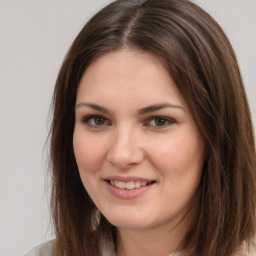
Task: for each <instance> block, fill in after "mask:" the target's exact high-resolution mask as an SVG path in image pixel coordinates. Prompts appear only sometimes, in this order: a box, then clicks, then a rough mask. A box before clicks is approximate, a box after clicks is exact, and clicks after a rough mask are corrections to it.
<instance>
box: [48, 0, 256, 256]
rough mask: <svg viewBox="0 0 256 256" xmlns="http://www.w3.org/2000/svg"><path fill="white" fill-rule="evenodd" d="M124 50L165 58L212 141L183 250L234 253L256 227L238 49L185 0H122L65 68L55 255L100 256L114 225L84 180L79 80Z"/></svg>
mask: <svg viewBox="0 0 256 256" xmlns="http://www.w3.org/2000/svg"><path fill="white" fill-rule="evenodd" d="M121 48H133V49H134V48H135V49H140V50H145V51H149V52H151V53H154V54H156V55H157V56H159V57H160V58H161V59H163V60H164V62H165V64H166V67H167V68H168V70H169V72H170V75H171V76H172V78H173V79H174V81H175V82H176V85H177V86H178V88H179V90H180V92H181V93H182V95H183V97H184V99H185V100H186V102H187V104H188V106H189V108H190V111H191V113H192V115H193V116H194V119H195V121H196V123H197V126H198V128H199V130H200V132H201V134H202V136H203V137H204V140H205V142H206V145H207V156H206V159H205V165H204V169H203V174H202V179H201V183H200V186H199V188H198V191H199V193H198V198H197V202H198V213H197V216H196V218H195V220H194V223H193V225H192V227H191V228H190V230H189V231H188V233H187V235H186V236H185V237H184V239H183V241H182V243H181V244H180V250H181V251H183V252H184V255H188V256H192V255H193V256H195V255H198V256H199V255H200V256H202V255H205V256H206V255H207V256H216V255H219V256H227V255H232V254H233V253H235V252H236V251H237V250H238V248H239V247H240V246H241V244H242V243H243V242H248V243H249V242H250V240H251V239H252V237H253V235H254V233H255V227H256V224H255V203H256V186H255V184H256V157H255V155H256V154H255V141H254V136H253V128H252V121H251V116H250V111H249V107H248V102H247V98H246V94H245V90H244V87H243V83H242V79H241V75H240V71H239V68H238V64H237V60H236V57H235V54H234V51H233V49H232V47H231V45H230V43H229V41H228V39H227V37H226V36H225V34H224V32H223V31H222V29H221V28H220V27H219V25H218V24H217V23H216V22H215V21H214V20H213V19H212V18H211V17H210V16H209V15H208V14H207V13H206V12H205V11H203V10H202V9H201V8H200V7H198V6H197V5H195V4H193V3H192V2H190V1H187V0H148V1H145V0H119V1H115V2H113V3H111V4H109V5H108V6H106V7H105V8H104V9H102V10H101V11H100V12H99V13H97V14H96V15H95V16H93V17H92V18H91V19H90V21H89V22H88V23H87V24H86V25H85V26H84V28H83V29H82V30H81V32H80V33H79V35H78V36H77V38H76V39H75V41H74V42H73V44H72V46H71V48H70V50H69V51H68V53H67V55H66V57H65V60H64V62H63V65H62V67H61V69H60V72H59V75H58V78H57V81H56V87H55V91H54V97H53V121H52V129H51V163H52V198H51V209H52V217H53V221H54V226H55V232H56V251H57V255H59V256H60V255H61V256H63V255H65V256H71V255H72V256H92V255H93V256H99V255H101V252H100V249H99V248H100V243H101V239H102V237H104V239H105V240H107V241H109V242H110V243H113V245H115V227H113V226H112V225H111V224H110V223H108V221H107V220H106V219H105V218H104V217H103V216H101V217H100V221H99V218H97V217H96V214H95V213H96V210H97V209H96V207H95V205H94V203H93V202H92V200H91V199H90V197H89V196H88V194H87V192H86V190H85V189H84V187H83V185H82V182H81V180H80V177H79V173H78V168H77V165H76V161H75V157H74V152H73V144H72V140H73V130H74V108H75V101H76V92H77V87H78V83H79V81H80V79H81V76H82V74H83V73H84V71H85V70H86V68H87V67H88V65H90V63H91V62H92V61H93V60H94V59H96V58H98V57H99V56H101V55H102V54H104V53H106V52H108V51H111V50H118V49H121Z"/></svg>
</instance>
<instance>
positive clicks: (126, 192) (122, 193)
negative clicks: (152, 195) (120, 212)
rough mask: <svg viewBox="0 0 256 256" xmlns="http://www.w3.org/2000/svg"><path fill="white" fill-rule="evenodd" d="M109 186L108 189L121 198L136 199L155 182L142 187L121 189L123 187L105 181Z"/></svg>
mask: <svg viewBox="0 0 256 256" xmlns="http://www.w3.org/2000/svg"><path fill="white" fill-rule="evenodd" d="M105 183H106V185H107V188H108V191H109V192H110V193H111V194H112V195H113V196H115V197H117V198H119V199H125V200H128V199H134V198H137V197H139V196H140V195H142V194H144V193H145V192H147V191H148V190H149V189H150V188H152V186H153V185H154V184H155V183H151V184H149V185H147V186H143V187H140V188H134V189H121V188H117V187H115V186H113V185H112V184H110V183H109V182H108V181H106V182H105Z"/></svg>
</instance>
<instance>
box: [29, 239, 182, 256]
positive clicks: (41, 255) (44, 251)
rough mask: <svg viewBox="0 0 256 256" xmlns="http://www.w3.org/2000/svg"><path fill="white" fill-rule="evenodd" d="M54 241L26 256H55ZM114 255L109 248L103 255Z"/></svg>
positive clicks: (176, 255) (44, 244)
mask: <svg viewBox="0 0 256 256" xmlns="http://www.w3.org/2000/svg"><path fill="white" fill-rule="evenodd" d="M53 243H54V240H51V241H49V242H46V243H43V244H41V245H39V246H37V247H35V248H33V249H32V250H31V251H29V253H28V254H26V255H25V256H55V253H54V246H53ZM114 255H115V253H114V252H113V251H112V250H109V249H107V250H103V256H114ZM168 256H178V254H177V253H171V254H169V255H168Z"/></svg>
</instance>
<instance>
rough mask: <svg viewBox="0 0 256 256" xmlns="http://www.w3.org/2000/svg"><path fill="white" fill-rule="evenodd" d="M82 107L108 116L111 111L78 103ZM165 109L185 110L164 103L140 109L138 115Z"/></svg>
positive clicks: (96, 105)
mask: <svg viewBox="0 0 256 256" xmlns="http://www.w3.org/2000/svg"><path fill="white" fill-rule="evenodd" d="M80 107H89V108H92V109H94V110H97V111H100V112H103V113H106V114H110V113H111V111H110V110H109V109H107V108H106V107H103V106H100V105H98V104H94V103H86V102H81V103H78V104H77V105H76V108H80ZM164 108H177V109H181V110H184V108H183V107H182V106H178V105H173V104H170V103H162V104H153V105H150V106H147V107H144V108H140V109H138V111H137V112H138V114H139V115H144V114H147V113H151V112H155V111H158V110H161V109H164Z"/></svg>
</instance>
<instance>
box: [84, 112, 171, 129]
mask: <svg viewBox="0 0 256 256" xmlns="http://www.w3.org/2000/svg"><path fill="white" fill-rule="evenodd" d="M97 118H98V119H101V121H103V123H102V124H96V123H95V121H96V119H97ZM157 119H159V120H158V121H161V122H163V123H164V124H163V125H159V126H158V125H150V122H152V121H154V122H156V120H157ZM98 121H99V120H98ZM92 122H93V123H92ZM82 123H85V124H86V125H87V126H89V127H93V128H101V127H103V126H106V125H110V124H111V122H110V120H109V119H107V118H106V117H104V116H101V115H89V116H86V117H84V118H82ZM174 123H175V120H174V119H172V118H169V117H165V116H152V117H150V118H148V119H146V121H145V122H144V125H149V126H153V127H156V128H157V129H162V128H165V127H167V126H169V125H172V124H174Z"/></svg>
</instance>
